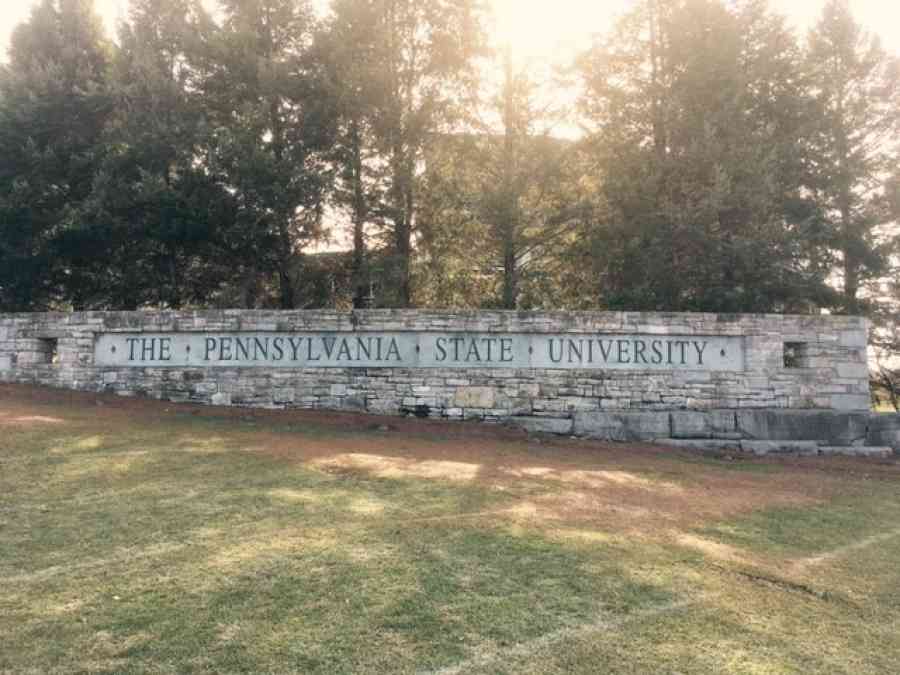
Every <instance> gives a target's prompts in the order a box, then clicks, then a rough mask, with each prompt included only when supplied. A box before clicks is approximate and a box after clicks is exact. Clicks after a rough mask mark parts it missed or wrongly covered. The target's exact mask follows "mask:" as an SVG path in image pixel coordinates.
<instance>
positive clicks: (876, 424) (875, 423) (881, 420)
mask: <svg viewBox="0 0 900 675" xmlns="http://www.w3.org/2000/svg"><path fill="white" fill-rule="evenodd" d="M866 445H869V446H890V447H891V448H893V449H894V450H896V451H898V452H900V414H897V413H887V414H877V413H873V414H872V415H871V416H870V417H869V430H868V434H867V435H866Z"/></svg>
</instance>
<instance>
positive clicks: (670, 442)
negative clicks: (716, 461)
mask: <svg viewBox="0 0 900 675" xmlns="http://www.w3.org/2000/svg"><path fill="white" fill-rule="evenodd" d="M654 443H656V444H657V445H665V446H667V447H670V448H679V449H683V450H699V451H701V452H720V451H729V452H731V451H733V452H737V451H738V450H740V449H741V444H740V441H729V440H723V439H714V438H706V439H704V438H657V439H656V440H655V441H654Z"/></svg>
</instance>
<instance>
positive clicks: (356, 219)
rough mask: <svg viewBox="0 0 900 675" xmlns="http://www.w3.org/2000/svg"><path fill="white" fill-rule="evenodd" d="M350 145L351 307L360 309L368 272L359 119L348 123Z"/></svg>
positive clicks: (366, 285)
mask: <svg viewBox="0 0 900 675" xmlns="http://www.w3.org/2000/svg"><path fill="white" fill-rule="evenodd" d="M350 143H351V148H352V153H353V156H352V158H351V162H352V180H353V263H352V265H353V266H352V270H351V275H352V278H353V307H354V308H356V309H360V308H363V307H366V306H367V304H368V300H367V298H368V286H369V279H368V276H369V275H368V270H367V267H366V240H365V223H366V196H365V189H364V186H363V165H362V140H361V139H360V131H359V119H358V118H355V117H354V118H353V120H352V121H351V123H350Z"/></svg>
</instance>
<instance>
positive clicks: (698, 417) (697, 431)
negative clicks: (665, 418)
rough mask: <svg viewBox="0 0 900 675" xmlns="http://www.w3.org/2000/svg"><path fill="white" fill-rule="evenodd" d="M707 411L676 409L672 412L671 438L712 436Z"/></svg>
mask: <svg viewBox="0 0 900 675" xmlns="http://www.w3.org/2000/svg"><path fill="white" fill-rule="evenodd" d="M712 435H713V427H712V422H711V420H710V415H709V413H705V412H695V411H687V410H683V411H677V412H673V413H672V438H712Z"/></svg>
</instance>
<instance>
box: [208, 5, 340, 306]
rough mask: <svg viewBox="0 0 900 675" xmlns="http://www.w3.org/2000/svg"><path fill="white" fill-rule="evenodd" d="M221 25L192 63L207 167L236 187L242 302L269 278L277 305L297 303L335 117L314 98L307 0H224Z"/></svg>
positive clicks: (326, 181)
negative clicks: (205, 120)
mask: <svg viewBox="0 0 900 675" xmlns="http://www.w3.org/2000/svg"><path fill="white" fill-rule="evenodd" d="M222 12H223V16H224V21H223V25H222V27H221V29H220V30H218V31H215V32H214V34H213V35H212V36H211V38H210V39H209V40H208V42H207V44H206V45H205V50H204V52H203V54H202V56H201V58H199V59H198V61H197V62H196V65H197V67H198V68H199V69H200V71H201V79H200V81H199V82H198V87H199V89H200V91H201V93H202V97H203V103H204V108H205V110H206V111H207V114H208V116H209V120H210V124H211V125H212V128H213V143H212V146H211V152H210V155H209V157H208V169H209V171H210V172H212V173H213V174H216V175H218V176H220V177H221V180H222V181H223V183H224V184H225V185H226V187H227V188H228V190H229V191H230V192H231V193H232V194H233V199H234V203H235V204H236V207H237V219H238V226H239V227H240V228H242V229H243V240H244V245H245V258H244V259H245V262H246V266H247V269H246V275H247V277H248V279H247V282H246V284H245V286H246V293H245V297H244V298H243V303H244V304H246V305H248V306H253V305H256V304H264V303H265V302H266V300H265V294H266V291H265V289H264V288H263V287H264V286H265V282H264V278H265V277H267V276H268V275H270V274H271V275H273V277H274V281H275V289H276V296H277V304H278V305H279V306H280V307H281V308H283V309H289V308H293V307H296V306H297V305H298V303H299V296H298V289H297V279H298V274H299V272H298V266H300V265H302V260H303V249H304V246H305V245H306V244H307V243H309V242H310V241H312V240H313V239H315V238H316V237H317V236H318V235H319V232H320V230H321V220H322V212H323V208H324V203H325V197H326V194H327V189H328V187H329V185H330V184H331V177H330V174H329V166H328V164H327V162H326V155H325V152H324V151H325V149H326V148H328V147H329V146H330V143H331V129H332V121H331V120H330V119H329V118H328V111H327V107H326V106H324V105H321V103H322V102H321V101H320V100H319V97H318V96H317V90H316V86H315V83H316V82H317V79H316V77H315V76H314V75H315V73H314V68H315V66H314V64H312V63H311V61H310V58H309V55H310V47H311V43H312V37H313V34H314V31H315V27H316V26H315V21H314V16H313V13H312V10H311V8H310V6H309V4H308V3H307V2H306V1H305V0H223V1H222Z"/></svg>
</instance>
